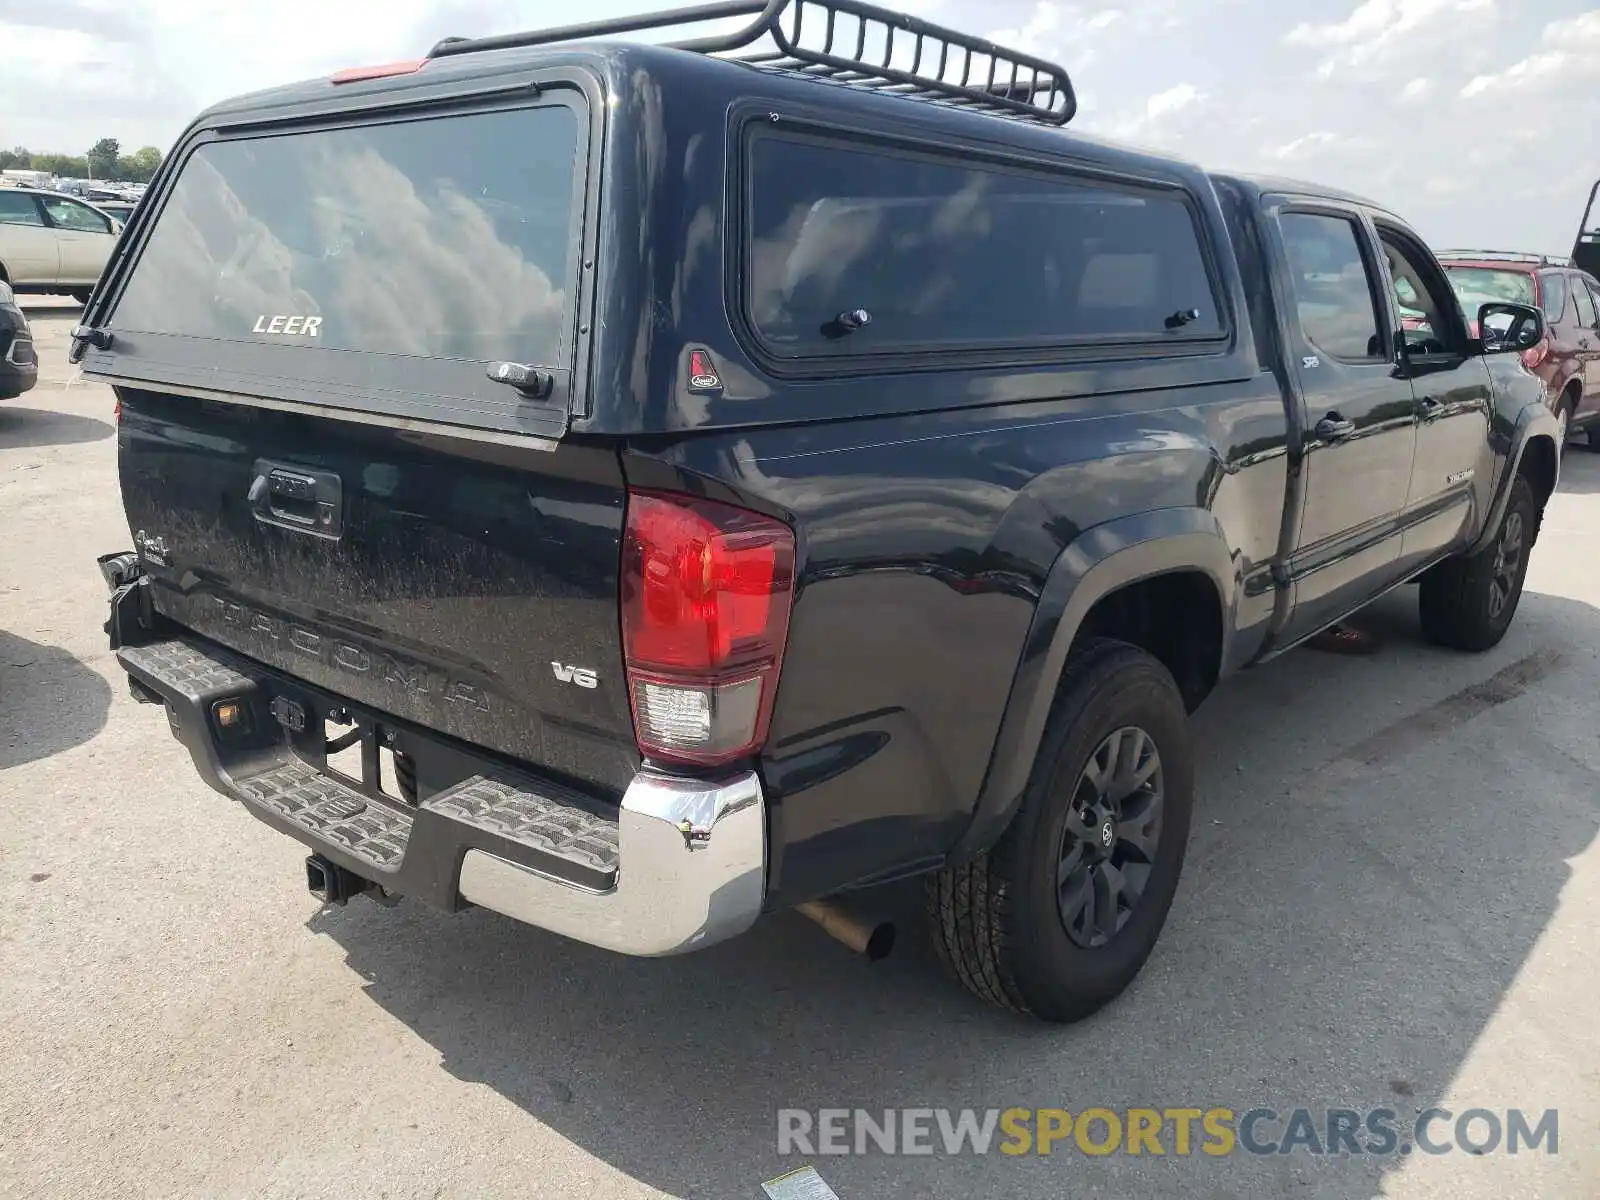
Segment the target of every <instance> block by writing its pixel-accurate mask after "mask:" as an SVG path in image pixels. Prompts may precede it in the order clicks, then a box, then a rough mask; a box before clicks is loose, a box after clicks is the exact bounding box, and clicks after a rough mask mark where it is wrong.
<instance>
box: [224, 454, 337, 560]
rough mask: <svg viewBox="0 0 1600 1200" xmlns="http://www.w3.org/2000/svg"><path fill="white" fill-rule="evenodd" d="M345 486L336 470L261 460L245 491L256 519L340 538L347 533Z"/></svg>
mask: <svg viewBox="0 0 1600 1200" xmlns="http://www.w3.org/2000/svg"><path fill="white" fill-rule="evenodd" d="M343 493H344V488H343V486H342V483H341V481H340V479H339V476H338V475H336V474H334V473H333V472H332V471H317V470H308V469H305V468H301V467H295V466H291V465H289V464H287V463H275V462H268V461H266V460H264V459H262V460H258V461H257V462H256V465H255V471H254V478H253V479H252V480H251V482H250V490H249V491H248V492H247V493H246V494H245V502H246V503H247V504H249V506H250V509H251V512H252V513H254V515H255V518H256V520H258V521H260V522H261V523H262V524H264V525H276V526H278V527H279V528H281V529H294V530H298V531H299V532H301V533H309V534H311V535H312V536H314V537H320V538H330V539H334V540H337V539H338V538H339V536H340V535H341V534H342V533H343V532H344V494H343Z"/></svg>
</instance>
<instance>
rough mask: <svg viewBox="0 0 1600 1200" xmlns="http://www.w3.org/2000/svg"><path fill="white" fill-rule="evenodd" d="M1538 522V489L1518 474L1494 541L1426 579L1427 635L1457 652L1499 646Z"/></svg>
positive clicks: (1519, 591)
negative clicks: (1534, 491) (1536, 498)
mask: <svg viewBox="0 0 1600 1200" xmlns="http://www.w3.org/2000/svg"><path fill="white" fill-rule="evenodd" d="M1538 522H1539V505H1538V502H1537V501H1536V500H1535V499H1534V496H1533V487H1532V485H1530V484H1529V483H1528V480H1527V479H1526V478H1525V477H1524V476H1521V475H1519V476H1517V478H1516V479H1514V480H1512V482H1511V497H1510V499H1509V500H1508V501H1507V502H1506V511H1505V515H1504V516H1502V517H1501V518H1500V528H1499V530H1498V531H1497V532H1496V534H1495V538H1494V541H1492V542H1490V543H1489V545H1487V546H1485V547H1484V548H1483V549H1482V550H1480V551H1478V553H1476V554H1474V555H1472V556H1470V557H1468V558H1452V559H1449V560H1447V561H1445V562H1442V563H1440V564H1439V565H1438V566H1437V567H1434V568H1433V570H1431V571H1429V572H1428V573H1427V574H1426V575H1424V576H1423V577H1422V591H1421V595H1420V598H1419V602H1420V608H1421V615H1422V632H1423V636H1425V637H1426V638H1427V639H1428V640H1429V641H1431V642H1434V643H1437V644H1438V645H1440V646H1449V647H1450V648H1451V649H1453V650H1472V651H1480V650H1488V649H1490V648H1491V647H1493V646H1497V645H1499V643H1500V639H1501V638H1503V637H1505V635H1506V630H1507V629H1509V628H1511V618H1512V617H1514V616H1515V615H1516V612H1517V603H1518V601H1520V600H1521V599H1522V585H1523V583H1524V581H1526V579H1527V577H1528V554H1529V551H1531V550H1532V549H1533V535H1534V530H1535V529H1536V528H1537V527H1538Z"/></svg>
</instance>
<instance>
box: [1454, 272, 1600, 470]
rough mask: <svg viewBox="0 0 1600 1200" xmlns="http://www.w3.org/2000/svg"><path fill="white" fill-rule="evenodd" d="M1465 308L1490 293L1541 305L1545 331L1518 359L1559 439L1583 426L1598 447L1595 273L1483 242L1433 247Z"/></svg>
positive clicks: (1598, 288) (1599, 299)
mask: <svg viewBox="0 0 1600 1200" xmlns="http://www.w3.org/2000/svg"><path fill="white" fill-rule="evenodd" d="M1439 258H1440V261H1441V262H1443V264H1444V269H1445V271H1446V272H1447V273H1448V274H1449V276H1450V282H1451V284H1452V285H1453V286H1454V287H1455V290H1456V294H1457V295H1458V296H1460V297H1461V303H1462V305H1463V307H1464V308H1465V309H1466V310H1467V311H1468V312H1476V311H1477V306H1478V305H1480V304H1484V303H1487V302H1489V301H1493V300H1512V301H1516V302H1518V303H1521V304H1536V305H1538V306H1539V307H1540V308H1541V309H1543V310H1544V316H1545V322H1546V326H1545V336H1544V339H1543V340H1542V341H1541V342H1540V343H1539V344H1538V345H1537V346H1534V347H1533V348H1532V349H1530V350H1525V351H1523V354H1522V361H1523V363H1524V364H1525V365H1526V366H1527V368H1528V369H1529V370H1530V371H1532V372H1534V373H1535V374H1536V375H1538V376H1539V378H1540V379H1541V380H1543V381H1544V386H1545V394H1546V395H1547V396H1548V397H1549V399H1550V411H1551V412H1553V413H1555V415H1556V423H1557V425H1559V426H1560V428H1561V438H1562V441H1563V442H1565V441H1566V436H1567V432H1568V430H1569V429H1585V430H1588V431H1589V436H1588V443H1587V444H1588V446H1589V448H1590V449H1600V281H1597V280H1596V279H1595V278H1594V277H1593V276H1592V275H1590V274H1589V273H1588V272H1587V271H1582V270H1579V269H1578V268H1577V267H1575V266H1573V265H1572V263H1571V261H1570V260H1567V259H1559V258H1549V257H1546V256H1542V255H1537V254H1514V253H1504V252H1497V251H1489V250H1446V251H1442V252H1441V253H1440V255H1439Z"/></svg>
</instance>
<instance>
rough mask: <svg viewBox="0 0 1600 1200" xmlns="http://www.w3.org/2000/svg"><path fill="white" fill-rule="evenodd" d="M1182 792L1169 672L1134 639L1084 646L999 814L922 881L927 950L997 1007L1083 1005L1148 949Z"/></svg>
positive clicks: (1122, 982)
mask: <svg viewBox="0 0 1600 1200" xmlns="http://www.w3.org/2000/svg"><path fill="white" fill-rule="evenodd" d="M1193 801H1194V763H1193V755H1192V751H1191V748H1190V743H1189V729H1188V716H1187V711H1186V709H1185V706H1184V702H1183V697H1182V695H1181V694H1180V693H1179V691H1178V687H1177V685H1176V684H1175V683H1174V682H1173V679H1172V676H1171V675H1170V674H1169V673H1168V671H1167V669H1166V668H1165V667H1164V666H1162V665H1161V663H1160V662H1158V661H1157V660H1156V659H1155V658H1153V657H1151V656H1150V655H1149V654H1147V653H1145V652H1144V651H1143V650H1141V649H1139V648H1138V647H1136V646H1130V645H1128V644H1126V643H1123V642H1114V641H1095V642H1092V643H1090V644H1089V645H1088V646H1087V647H1085V648H1084V649H1083V650H1082V651H1080V652H1079V653H1077V654H1075V655H1074V656H1073V658H1072V659H1071V660H1070V661H1069V663H1068V666H1067V670H1066V673H1065V675H1064V677H1063V679H1062V684H1061V689H1060V692H1059V694H1058V696H1057V700H1056V705H1055V709H1054V711H1053V713H1052V714H1051V718H1050V723H1049V725H1048V726H1047V727H1046V730H1045V736H1044V740H1043V743H1042V745H1041V747H1040V751H1039V757H1038V760H1037V761H1036V763H1035V764H1034V771H1033V777H1032V779H1031V780H1030V781H1029V784H1028V790H1027V792H1026V793H1025V794H1024V796H1023V800H1022V806H1021V808H1020V809H1019V811H1018V813H1017V815H1016V817H1015V818H1014V819H1013V821H1012V823H1011V825H1010V827H1009V828H1008V829H1007V830H1006V832H1005V834H1004V835H1003V836H1002V837H1001V839H1000V841H999V842H998V843H997V844H996V845H995V846H994V847H993V849H991V850H990V851H988V852H987V853H986V854H984V855H981V856H980V857H979V858H977V859H976V860H974V861H973V862H970V863H967V864H965V865H963V866H960V867H955V868H949V869H946V870H944V871H941V872H939V873H938V874H936V875H935V876H934V877H933V878H932V879H931V880H930V882H929V887H928V898H929V906H930V910H931V915H932V923H933V937H934V943H935V947H936V949H937V951H938V953H939V956H940V958H941V959H942V960H943V961H944V963H945V965H946V966H947V967H948V968H949V969H950V970H951V971H952V972H953V973H954V974H955V976H956V978H958V979H959V980H960V981H961V982H962V983H963V984H964V985H966V987H967V988H968V989H970V990H971V991H972V992H974V993H975V994H977V995H978V996H980V997H982V998H983V999H985V1000H989V1001H991V1002H993V1003H995V1004H1000V1005H1004V1006H1006V1007H1008V1008H1013V1009H1016V1010H1018V1011H1020V1012H1025V1013H1030V1014H1032V1015H1034V1016H1037V1017H1041V1018H1043V1019H1044V1020H1047V1021H1063V1022H1065V1021H1076V1020H1080V1019H1081V1018H1083V1017H1087V1016H1089V1015H1090V1014H1091V1013H1093V1012H1095V1011H1096V1010H1097V1009H1099V1008H1100V1007H1102V1006H1103V1005H1105V1004H1106V1003H1107V1002H1108V1001H1110V1000H1112V999H1114V998H1115V997H1116V996H1117V995H1118V994H1119V993H1121V992H1122V991H1123V989H1125V988H1126V987H1127V986H1128V985H1129V984H1130V983H1131V982H1132V981H1133V979H1134V977H1135V976H1136V975H1138V973H1139V971H1140V969H1141V968H1142V967H1143V966H1144V964H1145V961H1146V960H1147V959H1148V958H1149V957H1150V953H1151V951H1152V950H1153V949H1154V948H1155V944H1156V940H1157V938H1158V937H1159V936H1160V933H1161V928H1162V925H1163V924H1164V923H1165V921H1166V918H1167V912H1168V910H1169V909H1170V908H1171V907H1172V898H1173V895H1174V893H1175V892H1176V891H1177V886H1178V877H1179V874H1180V872H1181V871H1182V868H1183V857H1184V851H1185V849H1186V844H1187V842H1188V836H1189V819H1190V812H1191V809H1192V806H1193Z"/></svg>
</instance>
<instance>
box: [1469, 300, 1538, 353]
mask: <svg viewBox="0 0 1600 1200" xmlns="http://www.w3.org/2000/svg"><path fill="white" fill-rule="evenodd" d="M1478 337H1479V339H1480V340H1481V341H1482V343H1483V352H1484V353H1485V354H1510V353H1518V354H1520V353H1521V352H1522V351H1524V350H1531V349H1533V348H1534V347H1535V346H1537V345H1538V344H1539V343H1540V342H1541V341H1543V340H1544V313H1543V312H1542V311H1540V310H1539V309H1537V308H1535V307H1533V306H1532V305H1531V304H1512V303H1510V302H1507V301H1498V300H1497V301H1495V302H1494V303H1492V304H1485V305H1482V306H1481V307H1480V308H1479V309H1478Z"/></svg>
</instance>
